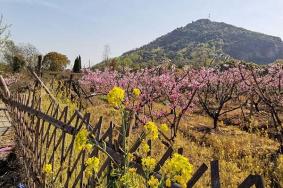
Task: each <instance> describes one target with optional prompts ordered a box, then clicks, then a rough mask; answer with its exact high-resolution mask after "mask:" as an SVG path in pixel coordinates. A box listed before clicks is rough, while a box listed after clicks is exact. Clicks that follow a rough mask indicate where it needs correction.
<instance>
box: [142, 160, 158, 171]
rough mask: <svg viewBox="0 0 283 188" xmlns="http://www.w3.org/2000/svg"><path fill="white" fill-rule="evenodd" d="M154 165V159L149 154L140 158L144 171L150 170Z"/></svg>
mask: <svg viewBox="0 0 283 188" xmlns="http://www.w3.org/2000/svg"><path fill="white" fill-rule="evenodd" d="M155 166H156V160H155V159H154V158H152V157H150V156H148V157H145V158H142V167H143V169H144V171H147V172H152V171H153V170H154V168H155Z"/></svg>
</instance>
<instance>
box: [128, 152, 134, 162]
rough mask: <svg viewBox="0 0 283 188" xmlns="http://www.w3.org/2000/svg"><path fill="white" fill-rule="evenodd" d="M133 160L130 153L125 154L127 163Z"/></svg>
mask: <svg viewBox="0 0 283 188" xmlns="http://www.w3.org/2000/svg"><path fill="white" fill-rule="evenodd" d="M134 158H135V156H134V155H133V154H132V153H128V154H127V160H128V161H133V160H134Z"/></svg>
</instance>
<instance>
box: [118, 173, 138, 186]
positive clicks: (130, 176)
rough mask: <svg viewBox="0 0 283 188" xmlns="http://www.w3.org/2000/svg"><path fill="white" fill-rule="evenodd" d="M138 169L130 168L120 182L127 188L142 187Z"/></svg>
mask: <svg viewBox="0 0 283 188" xmlns="http://www.w3.org/2000/svg"><path fill="white" fill-rule="evenodd" d="M136 171H137V169H136V168H129V169H128V170H127V172H126V173H125V174H124V175H123V176H122V177H121V178H120V181H121V182H122V184H123V185H124V186H125V187H129V188H136V187H139V185H140V178H139V175H138V174H137V173H136Z"/></svg>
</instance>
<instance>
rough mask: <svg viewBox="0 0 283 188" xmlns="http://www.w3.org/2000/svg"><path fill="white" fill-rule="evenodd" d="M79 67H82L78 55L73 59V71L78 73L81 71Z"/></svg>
mask: <svg viewBox="0 0 283 188" xmlns="http://www.w3.org/2000/svg"><path fill="white" fill-rule="evenodd" d="M81 68H82V64H81V56H78V57H77V58H76V59H75V62H74V66H73V72H76V73H79V72H80V71H81Z"/></svg>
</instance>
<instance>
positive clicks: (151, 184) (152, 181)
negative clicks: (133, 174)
mask: <svg viewBox="0 0 283 188" xmlns="http://www.w3.org/2000/svg"><path fill="white" fill-rule="evenodd" d="M147 184H148V185H149V187H151V188H158V186H159V184H160V182H159V180H158V179H157V178H156V177H154V176H150V179H149V180H148V181H147Z"/></svg>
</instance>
